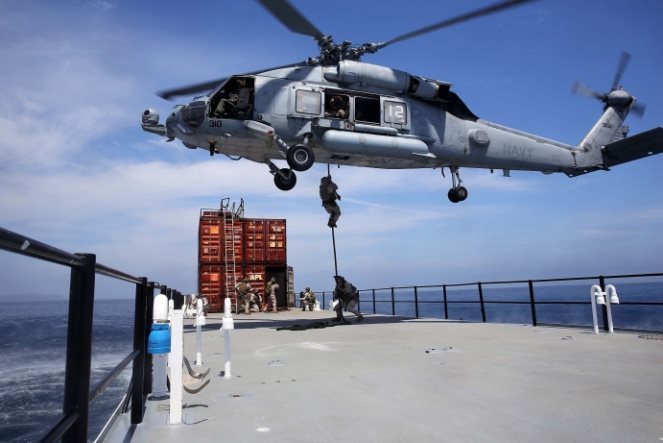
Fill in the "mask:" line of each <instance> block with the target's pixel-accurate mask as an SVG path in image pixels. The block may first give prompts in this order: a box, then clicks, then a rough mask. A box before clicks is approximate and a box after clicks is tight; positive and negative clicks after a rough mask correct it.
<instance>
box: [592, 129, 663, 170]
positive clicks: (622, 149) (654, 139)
mask: <svg viewBox="0 0 663 443" xmlns="http://www.w3.org/2000/svg"><path fill="white" fill-rule="evenodd" d="M661 152H663V128H662V127H658V128H654V129H650V130H649V131H647V132H643V133H641V134H638V135H634V136H633V137H627V138H625V139H623V140H619V141H616V142H614V143H610V144H608V145H606V146H605V147H604V148H603V160H604V163H605V166H607V167H608V168H609V167H612V166H615V165H620V164H622V163H626V162H630V161H633V160H637V159H639V158H643V157H649V156H650V155H655V154H660V153H661Z"/></svg>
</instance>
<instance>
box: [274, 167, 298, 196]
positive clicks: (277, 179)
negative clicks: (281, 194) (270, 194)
mask: <svg viewBox="0 0 663 443" xmlns="http://www.w3.org/2000/svg"><path fill="white" fill-rule="evenodd" d="M284 177H288V178H284ZM274 184H275V185H276V187H277V188H279V189H280V190H281V191H289V190H291V189H292V188H294V187H295V185H296V184H297V176H296V175H295V173H294V172H292V169H287V168H283V169H279V171H278V172H277V173H275V174H274Z"/></svg>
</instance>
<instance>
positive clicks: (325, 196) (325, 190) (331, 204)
mask: <svg viewBox="0 0 663 443" xmlns="http://www.w3.org/2000/svg"><path fill="white" fill-rule="evenodd" d="M337 191H338V186H337V185H336V183H334V182H333V181H332V179H331V176H330V175H326V176H324V177H322V179H321V180H320V198H321V199H322V207H323V208H325V210H326V211H327V213H329V221H328V222H327V226H329V227H330V228H335V227H336V222H337V221H338V219H339V217H340V216H341V208H339V207H338V204H337V203H336V200H340V199H341V196H340V195H339V194H338V192H337Z"/></svg>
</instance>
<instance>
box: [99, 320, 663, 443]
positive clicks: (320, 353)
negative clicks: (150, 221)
mask: <svg viewBox="0 0 663 443" xmlns="http://www.w3.org/2000/svg"><path fill="white" fill-rule="evenodd" d="M331 317H332V313H330V312H328V311H322V312H302V311H300V310H291V311H287V312H280V313H278V314H271V313H264V314H263V313H259V314H252V315H250V316H246V315H236V316H234V318H235V330H234V331H232V346H231V347H232V371H231V373H232V378H230V379H226V378H224V377H221V376H220V371H222V370H223V367H224V360H223V358H224V357H223V337H222V333H221V332H220V331H219V328H220V326H221V314H211V315H210V316H209V317H208V320H207V326H206V327H205V332H204V336H203V337H204V338H203V369H205V368H207V367H209V368H211V371H210V374H209V378H210V379H211V382H210V384H209V385H208V386H207V387H206V388H205V389H203V391H202V392H200V393H199V394H195V395H192V394H188V393H186V392H185V393H184V403H185V404H186V405H187V407H186V408H185V409H184V410H183V416H184V421H185V422H186V423H188V424H179V425H170V424H168V407H169V402H168V400H162V401H148V402H147V411H146V416H145V421H144V423H143V424H141V425H138V426H137V427H135V428H134V429H131V428H130V427H129V425H128V423H129V414H125V415H123V416H121V417H120V418H119V419H118V420H117V421H116V423H115V426H114V427H113V429H112V431H111V432H110V433H109V435H108V436H107V439H106V441H111V442H120V441H135V442H156V441H159V442H187V441H189V442H218V441H229V442H239V441H279V442H331V441H361V442H401V441H408V442H409V441H412V442H422V441H445V442H447V441H448V442H463V441H467V442H494V441H509V442H591V441H596V442H660V441H663V340H660V337H661V336H660V335H658V336H657V335H653V334H646V335H645V337H644V338H643V337H639V335H641V334H637V333H624V332H621V333H620V332H617V333H615V334H611V335H608V334H606V333H601V334H600V335H594V334H593V331H591V330H589V329H575V328H557V327H540V326H539V327H532V326H525V325H508V324H482V323H462V322H452V321H444V320H433V319H418V320H417V319H410V318H403V317H390V316H379V315H372V316H371V315H369V316H366V317H365V319H364V321H363V322H361V323H355V321H356V318H355V317H354V316H353V315H351V314H350V315H348V316H347V318H348V319H349V320H350V321H351V322H352V324H351V325H348V326H335V327H327V328H323V329H308V330H302V331H291V330H281V331H277V330H276V328H277V327H282V326H286V325H289V324H293V323H294V324H307V323H310V322H314V321H316V320H326V319H330V318H331ZM191 324H192V321H191V320H185V332H184V341H185V352H184V354H185V356H187V357H188V358H189V360H191V361H192V364H193V362H194V361H195V335H194V329H193V327H192V326H191ZM194 368H196V367H195V366H194ZM198 369H199V368H198ZM185 373H186V369H185Z"/></svg>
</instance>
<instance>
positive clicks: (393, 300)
mask: <svg viewBox="0 0 663 443" xmlns="http://www.w3.org/2000/svg"><path fill="white" fill-rule="evenodd" d="M391 315H396V300H395V299H394V288H393V287H392V288H391Z"/></svg>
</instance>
